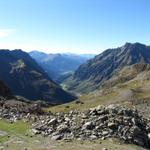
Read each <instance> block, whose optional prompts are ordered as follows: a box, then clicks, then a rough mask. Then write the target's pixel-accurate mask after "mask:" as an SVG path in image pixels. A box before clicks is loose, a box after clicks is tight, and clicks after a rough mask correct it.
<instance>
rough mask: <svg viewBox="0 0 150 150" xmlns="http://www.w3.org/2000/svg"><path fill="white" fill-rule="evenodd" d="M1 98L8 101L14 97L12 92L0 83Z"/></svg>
mask: <svg viewBox="0 0 150 150" xmlns="http://www.w3.org/2000/svg"><path fill="white" fill-rule="evenodd" d="M1 96H2V97H4V98H6V99H10V98H13V97H14V96H13V94H12V92H11V91H10V90H9V89H8V87H7V86H6V85H5V84H4V83H3V82H2V81H0V97H1Z"/></svg>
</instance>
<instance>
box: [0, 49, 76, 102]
mask: <svg viewBox="0 0 150 150" xmlns="http://www.w3.org/2000/svg"><path fill="white" fill-rule="evenodd" d="M0 68H1V69H0V80H2V81H3V82H4V83H5V84H6V86H8V88H9V89H10V91H11V92H12V93H13V94H15V95H20V96H23V97H25V98H27V99H30V100H44V101H49V102H51V103H65V102H69V101H71V100H74V99H75V97H74V96H72V95H71V94H69V93H67V92H65V91H64V90H62V89H61V87H60V86H59V85H57V84H56V83H55V82H54V81H52V80H51V78H50V77H49V76H48V74H47V73H46V72H45V71H44V70H43V69H42V68H41V67H40V66H39V65H38V64H37V63H36V61H35V60H34V59H32V58H31V57H30V55H29V54H28V53H26V52H23V51H22V50H13V51H10V50H0Z"/></svg>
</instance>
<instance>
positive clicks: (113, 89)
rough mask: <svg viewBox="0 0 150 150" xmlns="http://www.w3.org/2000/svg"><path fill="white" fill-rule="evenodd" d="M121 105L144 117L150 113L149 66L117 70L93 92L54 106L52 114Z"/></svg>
mask: <svg viewBox="0 0 150 150" xmlns="http://www.w3.org/2000/svg"><path fill="white" fill-rule="evenodd" d="M109 104H122V105H127V106H128V107H132V106H133V107H135V106H136V108H137V109H138V110H139V111H140V112H141V113H142V114H143V115H144V116H145V117H148V116H149V113H150V64H142V63H140V64H134V65H130V66H125V67H123V68H120V69H118V70H117V71H116V72H115V73H114V74H113V75H112V77H111V78H110V79H109V80H106V81H104V82H103V83H102V84H101V86H100V87H99V88H97V89H96V90H95V91H93V92H90V93H86V94H83V95H82V96H80V97H79V99H78V100H77V101H76V102H71V103H67V104H64V105H61V106H59V107H58V106H55V107H53V108H52V109H50V110H51V111H52V112H64V111H70V110H84V109H85V110H86V109H88V108H91V107H95V106H98V105H109Z"/></svg>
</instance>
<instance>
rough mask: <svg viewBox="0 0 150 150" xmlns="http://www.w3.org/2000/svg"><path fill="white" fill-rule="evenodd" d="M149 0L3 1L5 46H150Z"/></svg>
mask: <svg viewBox="0 0 150 150" xmlns="http://www.w3.org/2000/svg"><path fill="white" fill-rule="evenodd" d="M149 4H150V1H148V0H143V1H141V0H126V1H120V0H115V1H114V0H105V1H103V0H93V1H91V0H82V1H80V0H76V1H70V0H63V1H62V0H57V1H56V0H44V1H41V0H26V1H24V0H13V1H12V0H1V1H0V6H1V10H0V19H1V24H0V49H22V50H24V51H27V52H29V51H33V50H38V51H42V52H45V53H68V52H69V53H75V54H99V53H101V52H102V51H104V50H106V49H108V48H115V47H119V46H122V45H124V43H126V42H131V43H135V42H140V43H144V44H147V45H149V39H150V30H149V26H150V18H149V16H150V12H149Z"/></svg>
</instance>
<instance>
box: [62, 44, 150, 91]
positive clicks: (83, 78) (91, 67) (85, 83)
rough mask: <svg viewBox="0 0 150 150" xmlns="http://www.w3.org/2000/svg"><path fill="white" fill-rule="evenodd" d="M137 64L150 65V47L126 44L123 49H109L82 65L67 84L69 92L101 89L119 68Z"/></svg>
mask: <svg viewBox="0 0 150 150" xmlns="http://www.w3.org/2000/svg"><path fill="white" fill-rule="evenodd" d="M136 63H150V47H149V46H146V45H143V44H140V43H134V44H131V43H126V44H125V45H124V46H122V47H118V48H115V49H108V50H106V51H104V52H103V53H101V54H100V55H98V56H96V57H95V58H93V59H91V60H89V61H88V62H87V63H84V64H83V65H81V66H80V67H79V68H78V69H77V70H76V71H75V73H74V75H73V76H72V77H70V78H69V79H68V80H66V81H65V84H66V85H67V86H68V89H69V90H74V91H76V92H89V91H92V90H95V89H96V88H97V87H99V86H100V84H101V83H102V82H103V81H105V80H107V79H109V78H110V77H111V76H112V75H113V73H114V72H115V71H116V70H118V69H119V68H123V67H124V66H128V65H132V64H136Z"/></svg>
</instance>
